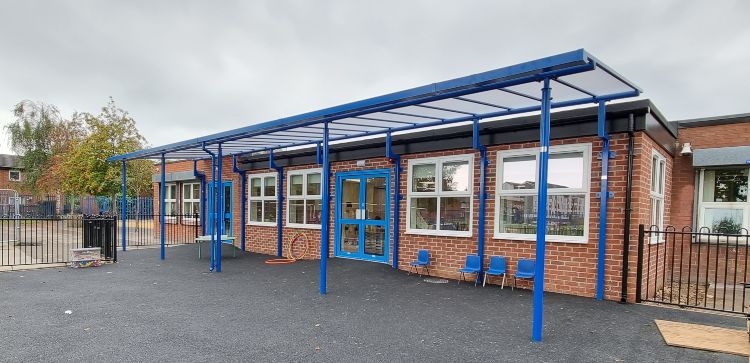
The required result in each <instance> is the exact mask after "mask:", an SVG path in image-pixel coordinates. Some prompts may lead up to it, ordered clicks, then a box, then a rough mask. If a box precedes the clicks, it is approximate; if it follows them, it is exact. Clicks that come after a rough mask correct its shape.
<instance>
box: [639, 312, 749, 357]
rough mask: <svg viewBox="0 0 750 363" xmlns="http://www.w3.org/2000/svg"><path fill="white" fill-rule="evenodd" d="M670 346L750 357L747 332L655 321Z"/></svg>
mask: <svg viewBox="0 0 750 363" xmlns="http://www.w3.org/2000/svg"><path fill="white" fill-rule="evenodd" d="M654 322H656V326H657V327H659V331H660V332H661V335H662V337H664V341H665V342H666V343H667V344H668V345H672V346H675V347H683V348H692V349H701V350H709V351H712V352H721V353H729V354H738V355H744V356H750V342H748V335H747V331H745V330H737V329H727V328H719V327H715V326H708V325H698V324H688V323H678V322H676V321H668V320H654Z"/></svg>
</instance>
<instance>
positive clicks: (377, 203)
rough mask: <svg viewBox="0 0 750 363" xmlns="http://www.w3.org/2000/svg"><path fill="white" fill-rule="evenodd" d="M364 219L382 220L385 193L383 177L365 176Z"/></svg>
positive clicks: (383, 216) (384, 216)
mask: <svg viewBox="0 0 750 363" xmlns="http://www.w3.org/2000/svg"><path fill="white" fill-rule="evenodd" d="M365 188H366V190H365V192H366V194H365V211H366V214H365V219H370V220H384V219H385V218H386V215H385V202H386V198H388V196H387V195H386V185H385V178H383V177H379V178H367V182H366V183H365Z"/></svg>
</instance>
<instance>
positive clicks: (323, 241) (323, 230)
mask: <svg viewBox="0 0 750 363" xmlns="http://www.w3.org/2000/svg"><path fill="white" fill-rule="evenodd" d="M328 138H329V135H328V122H326V123H324V124H323V163H322V164H323V165H322V167H323V176H322V179H323V180H322V184H323V185H322V186H321V187H322V192H323V193H322V194H323V196H322V201H321V204H322V205H321V214H322V216H321V217H322V218H321V226H320V294H321V295H325V293H326V269H327V264H328V239H329V236H328V229H329V228H328V221H329V220H330V216H329V209H330V208H329V207H330V206H329V204H330V195H331V191H330V185H329V184H330V179H331V178H330V176H329V173H330V168H329V165H328V164H329V156H328Z"/></svg>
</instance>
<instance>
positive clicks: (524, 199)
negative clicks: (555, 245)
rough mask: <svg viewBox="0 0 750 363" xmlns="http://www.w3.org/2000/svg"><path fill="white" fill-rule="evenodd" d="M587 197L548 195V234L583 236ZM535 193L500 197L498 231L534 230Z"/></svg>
mask: <svg viewBox="0 0 750 363" xmlns="http://www.w3.org/2000/svg"><path fill="white" fill-rule="evenodd" d="M585 203H586V198H585V196H584V195H583V194H580V195H552V196H549V198H548V199H547V234H548V235H554V236H583V229H584V221H585V206H586V204H585ZM536 210H537V209H536V196H531V195H527V196H505V197H503V198H502V199H501V200H500V221H499V222H500V225H499V231H500V233H518V234H532V235H533V234H536V219H537V215H536Z"/></svg>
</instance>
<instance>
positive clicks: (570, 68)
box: [109, 49, 641, 341]
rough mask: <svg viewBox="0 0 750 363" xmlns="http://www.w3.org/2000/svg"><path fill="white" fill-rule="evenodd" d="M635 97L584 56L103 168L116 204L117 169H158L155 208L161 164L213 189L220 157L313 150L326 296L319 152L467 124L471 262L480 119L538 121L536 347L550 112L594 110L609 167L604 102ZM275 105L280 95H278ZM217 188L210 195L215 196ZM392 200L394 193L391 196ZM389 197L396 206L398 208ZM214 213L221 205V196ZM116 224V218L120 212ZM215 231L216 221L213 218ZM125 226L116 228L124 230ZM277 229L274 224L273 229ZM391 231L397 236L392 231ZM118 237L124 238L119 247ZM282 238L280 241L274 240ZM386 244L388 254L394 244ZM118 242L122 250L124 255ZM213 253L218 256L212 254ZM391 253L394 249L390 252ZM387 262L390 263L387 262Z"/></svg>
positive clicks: (323, 155)
mask: <svg viewBox="0 0 750 363" xmlns="http://www.w3.org/2000/svg"><path fill="white" fill-rule="evenodd" d="M640 92H641V90H640V89H639V88H638V87H637V86H635V85H634V84H633V83H632V82H630V81H628V80H627V79H625V78H624V77H622V76H620V75H619V74H618V73H617V72H615V71H614V70H613V69H611V68H610V67H608V66H606V65H605V64H604V63H602V62H600V61H599V60H598V59H596V58H595V57H594V56H592V55H591V54H589V53H588V52H586V51H585V50H583V49H579V50H574V51H571V52H567V53H562V54H558V55H554V56H551V57H546V58H541V59H537V60H532V61H529V62H525V63H520V64H517V65H513V66H509V67H504V68H499V69H495V70H491V71H487V72H483V73H478V74H474V75H470V76H466V77H461V78H455V79H452V80H448V81H443V82H438V83H433V84H429V85H425V86H421V87H416V88H411V89H407V90H404V91H400V92H394V93H390V94H387V95H383V96H378V97H373V98H369V99H365V100H361V101H356V102H352V103H347V104H343V105H340V106H335V107H330V108H325V109H321V110H318V111H313V112H309V113H304V114H300V115H296V116H291V117H286V118H281V119H277V120H272V121H267V122H262V123H256V124H253V125H250V126H246V127H241V128H237V129H234V130H229V131H224V132H219V133H215V134H211V135H207V136H202V137H198V138H195V139H190V140H184V141H180V142H176V143H172V144H168V145H163V146H157V147H153V148H149V149H144V150H138V151H135V152H132V153H127V154H122V155H117V156H114V157H111V158H109V160H110V161H121V162H122V168H123V173H122V174H123V180H122V189H123V191H122V192H123V195H124V194H125V192H126V191H125V182H126V181H125V174H126V173H125V169H126V163H125V161H126V160H132V159H159V160H161V192H160V196H161V198H160V199H161V200H162V201H163V199H164V195H165V191H164V184H165V179H164V177H165V174H166V169H165V160H167V159H183V160H197V159H207V158H210V159H211V161H212V173H211V174H212V176H211V177H212V179H213V180H214V181H213V182H214V183H215V182H216V180H219V181H221V180H222V179H221V169H222V168H221V167H217V166H219V165H221V161H222V160H223V157H225V156H238V155H242V154H250V153H256V152H267V153H268V156H269V165H270V166H273V165H274V164H273V151H274V150H281V149H287V148H292V147H304V146H317V150H318V155H319V156H320V157H319V158H318V160H319V163H320V164H321V166H322V173H323V175H322V183H323V185H322V186H321V187H322V190H323V193H322V201H321V204H322V219H323V220H322V221H321V251H320V252H321V254H320V255H321V259H320V293H321V294H325V293H326V289H327V288H326V264H327V262H326V261H327V258H328V249H329V220H330V211H329V204H330V185H329V184H330V170H329V156H328V149H329V144H330V143H331V142H335V141H339V140H347V139H353V138H359V137H368V136H378V135H379V136H383V135H384V136H385V143H386V155H385V156H387V157H389V158H391V159H393V160H396V161H397V160H398V155H393V154H392V152H391V151H392V150H391V134H392V133H394V132H401V131H407V130H415V129H419V128H427V127H435V126H440V125H449V124H455V123H459V122H473V124H474V128H473V130H474V131H473V133H474V134H473V147H474V148H475V149H477V150H479V151H480V155H481V159H482V160H481V164H480V167H481V177H480V192H479V193H480V197H479V203H480V205H479V208H480V213H479V222H478V232H477V240H478V241H477V250H478V255H479V257H480V261H482V260H483V257H484V225H485V223H484V218H485V213H484V210H485V203H486V199H487V194H486V191H485V189H486V182H485V178H486V177H485V168H486V165H487V152H486V148H485V147H484V146H483V145H480V142H479V126H478V123H479V121H480V120H481V119H487V118H494V117H500V116H506V115H513V114H521V113H530V112H537V111H539V112H540V113H541V116H540V124H539V125H540V137H539V140H540V148H539V160H540V162H539V171H538V173H539V174H538V178H537V180H538V183H539V185H540V187H539V188H538V194H537V211H538V216H537V233H536V264H535V269H536V270H535V274H536V278H535V279H534V312H533V324H532V339H533V340H535V341H540V340H541V338H542V315H543V314H542V312H543V294H544V265H545V263H544V256H545V239H546V233H547V232H546V224H547V216H546V210H547V208H546V204H547V169H548V159H549V137H550V135H549V133H550V112H551V109H553V108H558V107H567V106H576V105H583V104H589V103H596V104H598V105H599V113H598V114H599V116H598V135H599V137H600V138H601V139H602V144H603V147H602V159H603V160H608V159H609V157H610V151H609V136H608V134H607V130H606V123H605V115H606V114H605V103H606V102H607V101H611V100H616V99H622V98H628V97H635V96H638V95H639V94H640ZM281 97H283V95H281ZM394 168H395V170H396V178H395V180H396V181H397V180H399V176H398V175H399V174H398V173H399V170H400V169H399V167H398V163H395V164H394ZM607 170H608V163H607V162H603V163H602V178H601V179H602V180H601V184H602V185H601V192H600V198H601V206H602V207H601V208H602V212H600V220H599V225H600V230H599V244H598V249H599V254H598V266H597V268H598V274H597V298H599V299H602V298H603V286H604V264H605V258H604V257H605V255H604V250H605V247H606V246H605V244H606V238H605V236H606V225H607V223H606V218H607V217H606V215H607V214H606V208H607V198H608V194H609V193H608V192H607ZM215 189H217V188H214V190H215ZM394 189H395V193H398V188H394ZM396 197H397V196H395V197H394V199H395V200H398V199H397V198H396ZM218 198H219V199H218V203H214V206H215V208H217V210H216V211H215V213H217V214H216V215H218V208H219V207H218V206H220V205H222V204H223V203H222V202H221V193H218ZM160 204H161V219H160V224H161V226H162V230H163V228H164V223H165V222H164V203H163V202H162V203H160ZM123 218H125V213H124V212H123ZM214 221H216V218H214ZM124 225H125V223H123V228H124ZM397 225H398V203H396V205H395V207H394V226H397ZM216 227H217V228H214V229H212V230H213V231H214V232H213V233H212V249H211V251H212V253H211V256H212V258H211V268H212V269H213V268H214V267H215V269H216V271H217V272H220V271H221V250H220V246H221V243H214V242H215V241H219V240H220V239H221V238H220V236H221V234H222V228H223V227H222V226H221V223H217V226H216ZM278 228H282V226H281V223H279V227H278ZM396 228H397V227H396ZM124 234H125V233H124V232H123V238H124ZM279 235H281V234H279ZM397 235H398V234H394V246H395V245H396V243H395V238H396V237H395V236H397ZM161 238H162V246H161V247H162V248H161V258H162V259H164V258H165V255H164V253H165V252H164V235H163V234H162V236H161ZM124 246H125V241H124V240H123V248H124ZM216 246H218V247H219V248H218V249H217V248H216ZM394 251H397V248H394ZM394 260H396V258H395V255H394Z"/></svg>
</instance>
